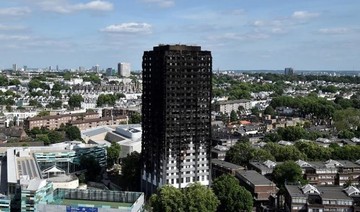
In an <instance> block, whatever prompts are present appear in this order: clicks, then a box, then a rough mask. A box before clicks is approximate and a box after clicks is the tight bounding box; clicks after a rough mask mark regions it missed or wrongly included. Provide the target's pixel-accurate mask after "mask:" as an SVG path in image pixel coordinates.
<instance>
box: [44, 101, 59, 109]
mask: <svg viewBox="0 0 360 212" xmlns="http://www.w3.org/2000/svg"><path fill="white" fill-rule="evenodd" d="M62 104H63V103H62V101H61V100H56V101H55V102H50V103H49V104H48V105H46V107H47V108H61V107H62Z"/></svg>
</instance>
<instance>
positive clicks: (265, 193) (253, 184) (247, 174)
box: [235, 170, 278, 207]
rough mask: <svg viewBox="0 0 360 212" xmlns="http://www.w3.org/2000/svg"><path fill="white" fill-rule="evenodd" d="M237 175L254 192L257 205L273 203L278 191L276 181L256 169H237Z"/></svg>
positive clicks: (241, 183) (242, 183)
mask: <svg viewBox="0 0 360 212" xmlns="http://www.w3.org/2000/svg"><path fill="white" fill-rule="evenodd" d="M235 177H236V178H237V179H238V180H239V181H240V185H242V186H244V187H245V188H246V189H247V190H248V191H249V192H250V193H251V194H252V196H253V197H254V201H255V202H254V204H255V206H257V207H260V206H261V205H272V201H273V199H275V197H276V194H277V192H278V188H277V187H276V185H275V183H273V182H272V181H270V180H268V179H267V178H266V177H264V176H263V175H261V174H259V173H258V172H256V171H254V170H243V171H237V172H236V173H235Z"/></svg>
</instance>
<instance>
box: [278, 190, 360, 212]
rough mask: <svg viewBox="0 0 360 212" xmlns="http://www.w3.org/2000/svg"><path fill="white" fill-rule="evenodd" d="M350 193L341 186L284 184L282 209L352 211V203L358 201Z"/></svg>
mask: <svg viewBox="0 0 360 212" xmlns="http://www.w3.org/2000/svg"><path fill="white" fill-rule="evenodd" d="M349 192H350V193H349ZM352 195H353V192H351V190H347V189H344V188H343V187H341V186H314V185H310V184H307V185H305V186H300V185H285V195H284V196H285V204H284V206H285V208H284V209H285V211H323V212H325V211H354V210H353V207H354V203H358V201H354V199H353V198H352V197H351V196H352ZM357 195H359V194H357Z"/></svg>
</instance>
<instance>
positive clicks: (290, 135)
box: [277, 126, 307, 141]
mask: <svg viewBox="0 0 360 212" xmlns="http://www.w3.org/2000/svg"><path fill="white" fill-rule="evenodd" d="M277 133H278V134H279V135H280V136H281V138H282V139H283V140H286V141H296V140H298V139H301V138H306V136H307V132H306V131H305V129H304V128H302V127H299V126H290V127H285V128H279V129H278V130H277Z"/></svg>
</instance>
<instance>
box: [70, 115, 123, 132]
mask: <svg viewBox="0 0 360 212" xmlns="http://www.w3.org/2000/svg"><path fill="white" fill-rule="evenodd" d="M127 120H128V119H127V117H126V116H115V117H100V118H94V119H79V120H74V121H70V122H69V124H70V125H72V126H76V127H78V128H79V129H80V130H86V129H89V128H93V127H98V126H105V125H119V124H124V123H126V122H127Z"/></svg>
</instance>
